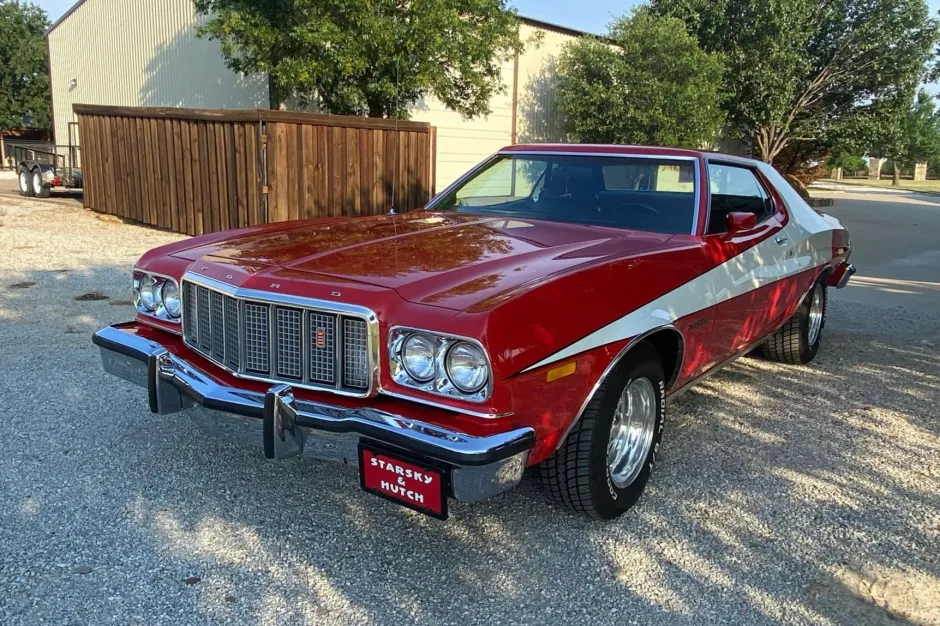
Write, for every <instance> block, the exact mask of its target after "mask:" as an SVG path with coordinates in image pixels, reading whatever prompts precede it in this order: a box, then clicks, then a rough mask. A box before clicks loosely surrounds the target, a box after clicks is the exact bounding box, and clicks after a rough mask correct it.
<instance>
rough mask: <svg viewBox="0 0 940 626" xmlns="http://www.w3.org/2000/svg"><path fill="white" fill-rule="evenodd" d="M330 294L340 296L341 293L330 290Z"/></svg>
mask: <svg viewBox="0 0 940 626" xmlns="http://www.w3.org/2000/svg"><path fill="white" fill-rule="evenodd" d="M330 295H331V296H333V297H334V298H339V297H340V296H342V295H343V294H341V293H340V292H338V291H331V292H330Z"/></svg>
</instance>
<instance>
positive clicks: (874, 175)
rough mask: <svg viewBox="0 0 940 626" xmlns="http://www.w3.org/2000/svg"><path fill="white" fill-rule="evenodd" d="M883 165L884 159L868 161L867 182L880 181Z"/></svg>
mask: <svg viewBox="0 0 940 626" xmlns="http://www.w3.org/2000/svg"><path fill="white" fill-rule="evenodd" d="M884 164H885V160H884V159H869V161H868V178H869V180H881V166H882V165H884Z"/></svg>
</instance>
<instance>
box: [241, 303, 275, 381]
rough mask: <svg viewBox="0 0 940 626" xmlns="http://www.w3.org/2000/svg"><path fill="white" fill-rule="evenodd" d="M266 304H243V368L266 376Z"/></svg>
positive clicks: (267, 310) (267, 349) (267, 371)
mask: <svg viewBox="0 0 940 626" xmlns="http://www.w3.org/2000/svg"><path fill="white" fill-rule="evenodd" d="M270 310H271V309H270V307H269V306H268V305H266V304H255V303H254V302H246V303H245V368H246V369H247V370H248V371H249V372H255V373H257V374H267V373H269V372H270V371H271V368H270V366H269V365H268V357H269V356H270V349H269V347H268V313H269V312H270Z"/></svg>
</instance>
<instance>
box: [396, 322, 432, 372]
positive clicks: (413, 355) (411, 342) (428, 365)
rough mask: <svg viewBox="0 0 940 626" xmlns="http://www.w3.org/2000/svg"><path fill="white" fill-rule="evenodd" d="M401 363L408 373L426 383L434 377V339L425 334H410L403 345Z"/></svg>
mask: <svg viewBox="0 0 940 626" xmlns="http://www.w3.org/2000/svg"><path fill="white" fill-rule="evenodd" d="M401 364H402V366H403V367H404V368H405V371H406V372H408V375H409V376H411V377H412V378H414V379H415V380H417V381H418V382H422V383H426V382H428V381H430V380H431V379H433V378H434V341H433V340H432V339H431V338H430V337H426V336H425V335H418V334H414V335H409V336H408V338H407V339H405V343H404V344H403V345H402V347H401Z"/></svg>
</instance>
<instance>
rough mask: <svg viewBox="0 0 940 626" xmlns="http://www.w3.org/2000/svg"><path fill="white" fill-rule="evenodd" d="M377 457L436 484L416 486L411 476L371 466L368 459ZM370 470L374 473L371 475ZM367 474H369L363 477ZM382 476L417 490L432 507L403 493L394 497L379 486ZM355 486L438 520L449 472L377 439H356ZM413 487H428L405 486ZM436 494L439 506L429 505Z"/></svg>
mask: <svg viewBox="0 0 940 626" xmlns="http://www.w3.org/2000/svg"><path fill="white" fill-rule="evenodd" d="M373 458H375V459H380V460H382V461H384V462H389V461H391V462H392V463H393V464H395V465H396V466H397V467H401V468H402V469H403V470H412V472H415V471H418V472H420V473H421V474H422V475H424V476H430V477H432V479H436V482H437V486H436V487H431V486H430V484H427V485H419V484H418V483H417V482H416V479H415V478H413V477H408V476H405V475H399V474H396V473H394V472H390V471H387V470H385V469H384V468H381V467H380V466H373V465H372V459H373ZM373 472H375V474H374V476H373ZM367 474H369V476H367ZM383 475H387V477H388V478H389V479H390V480H389V481H388V482H389V483H390V484H392V485H394V486H395V487H402V488H403V489H405V490H406V492H407V491H413V492H417V493H420V495H422V496H424V497H425V498H428V496H431V497H430V498H429V499H430V500H431V503H432V506H421V504H420V503H417V502H414V501H413V500H411V499H409V498H408V497H407V496H405V495H402V496H398V495H396V494H394V493H392V492H390V491H388V490H384V489H382V488H381V486H380V483H378V482H377V481H380V480H381V477H382V476H383ZM399 479H401V482H404V485H401V483H400V482H399ZM359 485H360V487H362V490H363V491H365V492H368V493H371V494H373V495H376V496H379V497H380V498H383V499H385V500H388V501H389V502H394V503H395V504H398V505H400V506H403V507H406V508H409V509H412V510H413V511H418V512H419V513H424V514H425V515H428V516H430V517H433V518H435V519H439V520H442V521H443V520H446V519H447V515H448V512H447V494H448V492H449V491H450V472H449V470H448V469H447V468H446V467H444V466H442V465H438V464H435V463H433V462H429V461H427V460H424V459H419V458H416V457H414V456H412V455H409V454H408V453H407V452H405V453H402V452H400V451H399V450H397V449H394V448H391V447H389V446H384V445H382V444H381V443H378V442H372V441H366V440H360V441H359ZM417 486H422V487H423V486H427V487H428V490H425V489H421V490H420V491H419V490H416V489H409V487H417ZM436 497H439V498H440V500H439V502H440V505H439V507H435V506H433V504H435V503H436V502H435V499H436Z"/></svg>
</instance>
